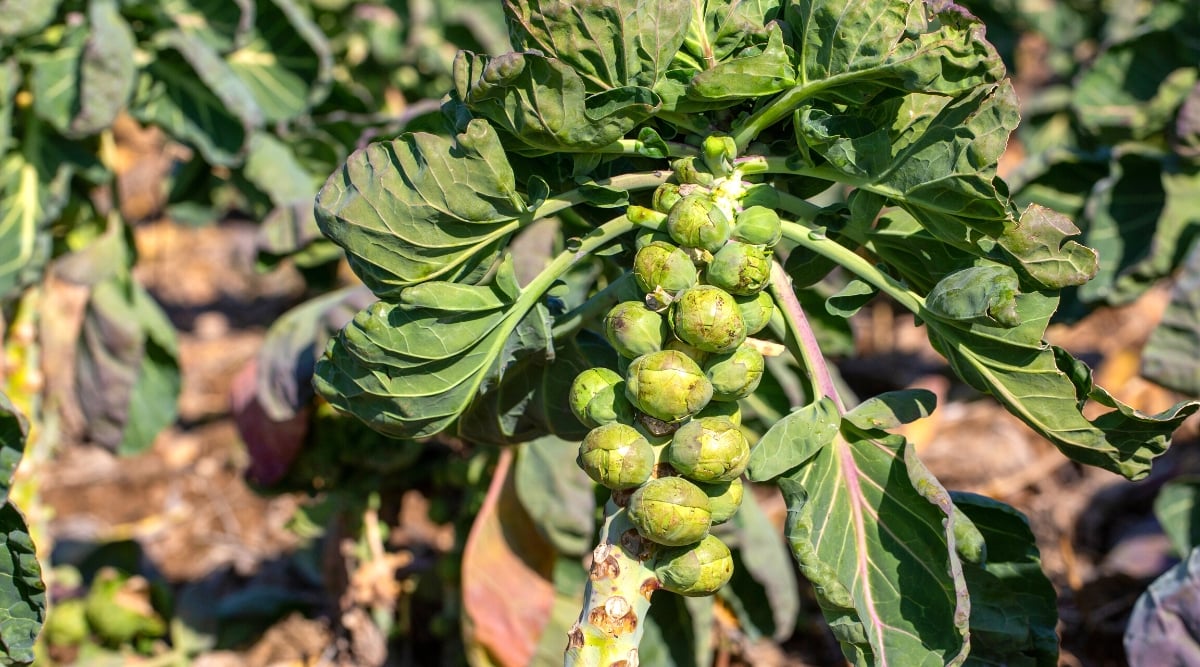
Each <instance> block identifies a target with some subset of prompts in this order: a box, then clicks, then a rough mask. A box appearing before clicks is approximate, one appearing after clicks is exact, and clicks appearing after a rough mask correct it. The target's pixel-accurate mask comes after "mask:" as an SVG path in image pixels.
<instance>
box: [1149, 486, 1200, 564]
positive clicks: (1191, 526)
mask: <svg viewBox="0 0 1200 667" xmlns="http://www.w3.org/2000/svg"><path fill="white" fill-rule="evenodd" d="M1198 497H1200V478H1197V477H1184V478H1180V479H1174V480H1171V481H1170V482H1167V484H1165V485H1164V486H1163V488H1162V490H1161V491H1159V492H1158V496H1157V497H1156V498H1155V499H1154V516H1155V517H1156V518H1157V519H1158V523H1159V525H1161V526H1162V529H1163V532H1165V533H1166V534H1167V537H1168V538H1170V540H1171V548H1173V549H1174V550H1175V553H1176V554H1178V555H1179V556H1180V557H1182V556H1183V555H1185V554H1187V553H1190V552H1191V550H1192V549H1193V548H1195V547H1196V546H1198V545H1200V504H1197V503H1196V500H1197V498H1198Z"/></svg>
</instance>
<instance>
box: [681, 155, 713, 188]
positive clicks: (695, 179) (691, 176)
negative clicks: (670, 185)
mask: <svg viewBox="0 0 1200 667" xmlns="http://www.w3.org/2000/svg"><path fill="white" fill-rule="evenodd" d="M671 168H672V169H674V170H675V178H676V180H678V181H679V182H680V183H682V184H685V185H704V186H709V185H712V183H713V175H712V174H710V173H709V172H707V171H703V170H701V168H700V165H698V164H696V158H694V157H692V156H690V155H689V156H687V157H681V158H679V159H678V160H675V161H674V162H672V163H671Z"/></svg>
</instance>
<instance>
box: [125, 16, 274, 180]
mask: <svg viewBox="0 0 1200 667" xmlns="http://www.w3.org/2000/svg"><path fill="white" fill-rule="evenodd" d="M159 41H160V42H161V43H162V46H163V48H162V49H161V50H159V51H158V53H157V54H156V55H155V57H154V59H153V60H151V61H150V63H149V64H148V65H147V66H146V67H145V69H143V70H142V73H141V75H140V76H139V78H138V83H137V89H136V91H135V93H134V97H133V101H132V102H131V103H130V111H131V112H132V113H133V114H134V115H135V116H136V117H137V118H138V120H141V121H142V122H144V123H152V124H154V125H158V126H159V127H161V128H163V130H165V131H166V132H167V133H168V134H170V135H171V136H172V137H174V138H175V139H178V140H179V141H182V142H184V143H187V144H190V145H192V146H195V147H196V148H197V149H199V151H200V152H201V154H203V155H204V159H205V160H207V161H208V162H209V163H211V164H214V165H225V166H231V165H234V164H236V163H238V162H239V161H240V160H241V154H242V152H243V150H244V149H245V146H246V143H247V142H248V141H249V139H250V135H251V133H252V131H253V130H254V129H255V128H257V127H259V126H260V125H262V111H261V110H260V109H259V108H258V104H257V102H255V100H254V96H253V94H252V93H251V92H250V90H249V89H248V88H247V87H246V85H245V84H244V83H242V80H241V79H239V78H238V77H237V76H236V75H235V74H234V73H233V71H232V70H231V69H230V68H229V65H228V64H226V63H225V61H224V60H222V59H221V57H220V56H219V55H218V54H217V53H216V52H215V51H213V49H212V47H210V46H209V45H207V44H206V43H205V42H204V41H202V40H201V39H200V38H199V37H196V36H193V35H192V34H191V33H186V32H179V31H177V32H165V33H161V34H160V35H159Z"/></svg>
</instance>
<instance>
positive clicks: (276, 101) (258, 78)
mask: <svg viewBox="0 0 1200 667" xmlns="http://www.w3.org/2000/svg"><path fill="white" fill-rule="evenodd" d="M225 60H226V61H227V62H228V63H229V67H230V68H231V69H232V70H233V72H234V73H235V74H237V76H238V77H239V78H240V79H241V80H242V81H243V82H244V83H245V84H246V87H247V88H249V89H250V92H251V94H252V95H253V96H254V99H255V101H256V102H257V103H258V106H259V108H260V109H262V114H263V120H265V121H266V122H268V123H276V122H281V121H288V120H292V119H294V118H296V117H297V116H300V115H301V114H304V113H306V112H307V111H308V110H309V109H311V108H312V106H313V105H315V104H318V103H320V102H321V101H322V100H323V99H325V96H326V95H327V94H328V93H329V87H330V85H331V84H332V80H333V54H332V51H331V49H330V45H329V42H328V40H327V38H326V37H325V34H324V33H323V32H321V29H320V28H318V27H317V25H316V24H315V23H313V22H312V20H311V19H309V18H308V16H306V14H305V12H304V11H303V10H302V9H301V7H300V5H299V4H298V3H297V2H295V0H259V2H258V3H257V12H256V13H255V32H254V35H253V38H252V39H250V40H249V41H247V42H246V44H245V45H243V46H242V47H241V48H239V49H238V50H236V51H234V52H232V53H230V54H229V55H227V56H226V57H225Z"/></svg>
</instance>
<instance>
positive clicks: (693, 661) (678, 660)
mask: <svg viewBox="0 0 1200 667" xmlns="http://www.w3.org/2000/svg"><path fill="white" fill-rule="evenodd" d="M645 627H646V630H645V634H643V635H642V642H641V644H640V645H639V646H638V660H639V663H640V664H644V665H655V667H709V665H711V664H712V655H713V652H712V635H713V598H711V597H698V598H687V597H682V596H679V595H675V594H674V593H668V592H666V591H655V593H654V597H653V598H652V599H651V602H650V613H649V615H648V617H647V618H646V626H645Z"/></svg>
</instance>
